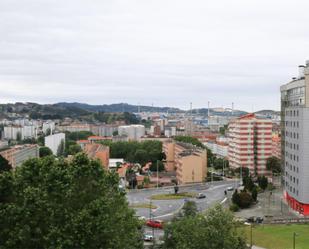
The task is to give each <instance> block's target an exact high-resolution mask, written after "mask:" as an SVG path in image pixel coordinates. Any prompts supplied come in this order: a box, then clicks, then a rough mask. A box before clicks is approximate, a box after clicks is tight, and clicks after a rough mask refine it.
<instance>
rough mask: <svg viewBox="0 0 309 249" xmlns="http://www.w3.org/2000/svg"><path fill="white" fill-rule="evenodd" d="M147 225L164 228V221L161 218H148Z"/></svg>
mask: <svg viewBox="0 0 309 249" xmlns="http://www.w3.org/2000/svg"><path fill="white" fill-rule="evenodd" d="M146 225H147V226H149V227H153V228H159V229H163V221H160V220H148V221H147V222H146Z"/></svg>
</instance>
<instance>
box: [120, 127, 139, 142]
mask: <svg viewBox="0 0 309 249" xmlns="http://www.w3.org/2000/svg"><path fill="white" fill-rule="evenodd" d="M118 134H119V135H120V136H127V137H128V138H129V140H139V139H140V138H141V137H143V136H144V135H145V126H143V125H124V126H119V127H118Z"/></svg>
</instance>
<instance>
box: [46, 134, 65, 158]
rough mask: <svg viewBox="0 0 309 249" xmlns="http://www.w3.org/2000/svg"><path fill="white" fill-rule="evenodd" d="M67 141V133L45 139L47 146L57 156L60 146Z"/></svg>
mask: <svg viewBox="0 0 309 249" xmlns="http://www.w3.org/2000/svg"><path fill="white" fill-rule="evenodd" d="M62 141H65V133H57V134H54V135H50V136H46V137H45V146H46V147H48V148H50V149H51V151H52V152H53V154H54V155H57V152H58V148H59V145H60V144H61V142H62Z"/></svg>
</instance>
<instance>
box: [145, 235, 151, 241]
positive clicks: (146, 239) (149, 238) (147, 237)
mask: <svg viewBox="0 0 309 249" xmlns="http://www.w3.org/2000/svg"><path fill="white" fill-rule="evenodd" d="M144 241H153V236H152V235H151V234H144Z"/></svg>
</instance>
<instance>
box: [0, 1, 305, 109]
mask: <svg viewBox="0 0 309 249" xmlns="http://www.w3.org/2000/svg"><path fill="white" fill-rule="evenodd" d="M308 9H309V1H307V0H233V1H231V0H216V1H215V0H213V1H209V0H65V1H61V0H22V1H20V0H0V103H7V102H16V101H19V102H38V103H56V102H63V101H65V102H83V103H89V104H111V103H129V104H140V105H152V104H153V105H154V106H170V107H179V108H183V109H189V107H190V102H192V105H193V108H201V107H207V103H208V101H209V102H210V106H211V107H231V104H232V102H233V103H234V105H235V108H236V109H241V110H246V111H257V110H261V109H274V110H279V109H280V91H279V88H280V85H282V84H285V83H287V82H289V81H290V80H291V78H292V77H295V76H297V75H298V65H300V64H305V61H306V60H309V28H308V23H309V15H308Z"/></svg>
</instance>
